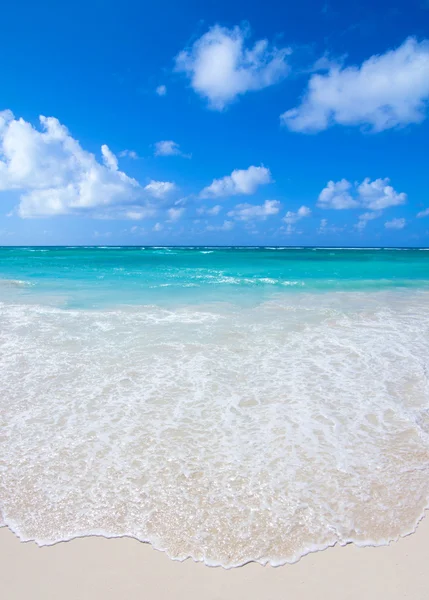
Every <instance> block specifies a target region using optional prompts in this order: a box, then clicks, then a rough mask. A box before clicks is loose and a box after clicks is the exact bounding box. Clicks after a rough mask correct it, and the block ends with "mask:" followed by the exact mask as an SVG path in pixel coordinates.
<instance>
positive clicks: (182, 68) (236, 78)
mask: <svg viewBox="0 0 429 600" xmlns="http://www.w3.org/2000/svg"><path fill="white" fill-rule="evenodd" d="M248 36H249V30H248V28H245V27H234V28H233V29H227V28H226V27H220V26H219V25H215V26H214V27H211V28H210V29H209V31H208V32H207V33H205V34H204V35H203V36H202V37H201V38H199V39H198V40H197V41H196V42H195V43H194V44H193V46H192V48H189V49H186V50H183V51H182V52H180V54H179V55H178V56H177V57H176V71H179V72H183V73H185V74H186V75H187V76H188V77H189V79H190V82H191V87H192V88H193V90H194V91H195V92H196V93H197V94H199V95H200V96H203V97H204V98H207V100H208V102H209V107H210V108H212V109H213V110H223V109H224V108H225V107H226V106H227V105H228V104H230V103H231V102H233V101H234V100H235V99H236V98H237V97H238V96H239V95H240V94H245V93H246V92H248V91H251V90H260V89H263V88H265V87H268V86H270V85H273V84H274V83H277V82H278V81H280V80H281V79H283V78H284V77H285V76H286V75H287V73H288V71H289V67H288V65H287V63H286V56H287V55H288V54H290V49H288V48H281V49H278V48H276V47H274V46H273V47H272V48H270V46H269V44H268V41H267V40H259V41H257V42H256V43H255V44H254V46H253V47H249V48H248V47H246V45H245V41H246V38H247V37H248Z"/></svg>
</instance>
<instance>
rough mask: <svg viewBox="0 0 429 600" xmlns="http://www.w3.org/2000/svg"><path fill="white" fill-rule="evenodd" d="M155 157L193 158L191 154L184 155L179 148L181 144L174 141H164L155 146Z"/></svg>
mask: <svg viewBox="0 0 429 600" xmlns="http://www.w3.org/2000/svg"><path fill="white" fill-rule="evenodd" d="M155 156H183V157H184V158H191V157H190V155H189V154H183V152H182V151H181V150H180V148H179V144H177V143H176V142H173V140H162V141H161V142H156V144H155Z"/></svg>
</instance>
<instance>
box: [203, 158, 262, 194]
mask: <svg viewBox="0 0 429 600" xmlns="http://www.w3.org/2000/svg"><path fill="white" fill-rule="evenodd" d="M271 181H272V179H271V173H270V170H269V169H267V168H265V167H263V166H260V167H254V166H251V167H249V168H248V169H235V170H234V171H233V172H232V173H231V175H226V177H222V179H214V180H213V182H212V183H211V184H210V185H209V186H208V187H205V188H204V189H203V190H202V191H201V193H200V197H201V198H221V197H223V196H238V195H250V194H254V193H255V192H256V190H257V189H258V187H259V186H260V185H265V184H266V183H270V182H271Z"/></svg>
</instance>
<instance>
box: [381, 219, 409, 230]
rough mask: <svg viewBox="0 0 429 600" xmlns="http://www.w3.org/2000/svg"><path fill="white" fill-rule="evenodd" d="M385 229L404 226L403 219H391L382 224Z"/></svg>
mask: <svg viewBox="0 0 429 600" xmlns="http://www.w3.org/2000/svg"><path fill="white" fill-rule="evenodd" d="M384 226H385V227H386V229H403V228H404V227H405V219H392V220H391V221H386V223H385V224H384Z"/></svg>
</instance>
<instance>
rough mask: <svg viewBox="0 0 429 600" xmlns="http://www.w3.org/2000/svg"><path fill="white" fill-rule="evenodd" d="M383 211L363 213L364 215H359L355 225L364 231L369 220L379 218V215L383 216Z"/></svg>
mask: <svg viewBox="0 0 429 600" xmlns="http://www.w3.org/2000/svg"><path fill="white" fill-rule="evenodd" d="M381 214H382V213H381V211H378V212H366V213H363V214H362V215H359V217H358V218H359V220H358V222H357V223H356V225H355V227H356V229H358V230H359V231H363V230H364V229H365V227H366V225H367V223H368V221H373V220H374V219H378V218H379V217H381Z"/></svg>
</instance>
